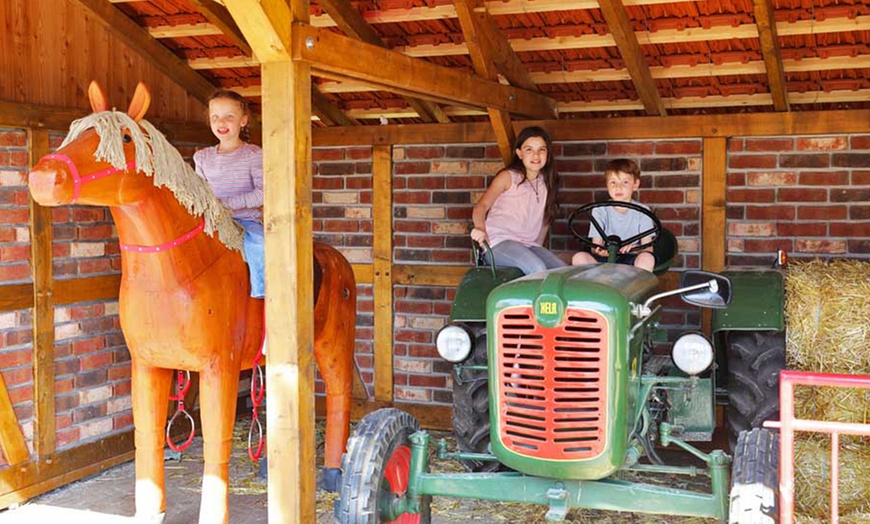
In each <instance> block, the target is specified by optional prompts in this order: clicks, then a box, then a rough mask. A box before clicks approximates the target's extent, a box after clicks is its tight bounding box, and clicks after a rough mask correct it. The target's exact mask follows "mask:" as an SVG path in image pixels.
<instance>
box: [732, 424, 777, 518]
mask: <svg viewBox="0 0 870 524" xmlns="http://www.w3.org/2000/svg"><path fill="white" fill-rule="evenodd" d="M778 471H779V435H777V434H776V433H774V432H773V431H770V430H769V429H764V428H755V429H752V430H750V431H744V432H742V433H740V436H739V437H738V439H737V446H736V447H735V448H734V465H733V470H732V474H731V497H730V498H731V503H730V509H729V511H728V522H729V523H732V524H775V523H777V522H779V477H778Z"/></svg>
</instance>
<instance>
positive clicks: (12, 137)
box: [0, 131, 27, 147]
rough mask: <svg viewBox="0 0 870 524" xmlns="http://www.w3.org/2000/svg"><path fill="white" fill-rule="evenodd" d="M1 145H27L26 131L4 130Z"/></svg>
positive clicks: (0, 138)
mask: <svg viewBox="0 0 870 524" xmlns="http://www.w3.org/2000/svg"><path fill="white" fill-rule="evenodd" d="M0 147H27V135H26V134H25V133H24V131H2V132H0Z"/></svg>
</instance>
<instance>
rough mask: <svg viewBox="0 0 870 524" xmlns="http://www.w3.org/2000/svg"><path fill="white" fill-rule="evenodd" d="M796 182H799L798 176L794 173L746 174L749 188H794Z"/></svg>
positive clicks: (764, 172) (766, 172)
mask: <svg viewBox="0 0 870 524" xmlns="http://www.w3.org/2000/svg"><path fill="white" fill-rule="evenodd" d="M795 182H797V175H796V174H795V173H794V172H792V171H770V172H768V171H763V172H760V173H747V174H746V183H747V185H749V186H756V187H763V186H793V185H794V184H795Z"/></svg>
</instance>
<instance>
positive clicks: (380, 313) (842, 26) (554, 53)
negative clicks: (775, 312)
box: [0, 0, 870, 522]
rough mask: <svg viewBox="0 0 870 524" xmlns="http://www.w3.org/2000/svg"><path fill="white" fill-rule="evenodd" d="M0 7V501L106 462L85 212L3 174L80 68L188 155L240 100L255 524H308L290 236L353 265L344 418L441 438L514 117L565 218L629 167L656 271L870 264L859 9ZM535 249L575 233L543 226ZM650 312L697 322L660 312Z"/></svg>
mask: <svg viewBox="0 0 870 524" xmlns="http://www.w3.org/2000/svg"><path fill="white" fill-rule="evenodd" d="M0 14H2V19H3V20H4V22H5V27H6V31H4V34H3V36H2V37H0V57H2V60H0V73H2V74H0V126H2V130H0V175H2V177H0V195H2V196H0V206H2V207H3V212H2V217H3V218H2V221H0V243H2V246H0V282H2V286H3V289H2V293H0V333H2V336H3V338H2V349H0V358H2V360H0V362H2V370H3V373H2V378H3V380H4V384H3V387H2V388H0V389H2V390H3V392H4V393H5V394H0V402H2V403H3V406H2V408H0V416H2V417H3V421H2V422H0V430H2V431H0V444H2V448H3V460H4V468H3V470H2V471H0V476H2V478H3V479H4V482H3V486H4V489H3V492H2V493H0V506H3V507H8V506H9V505H11V504H13V503H15V502H19V501H22V500H26V499H28V498H30V497H32V496H34V495H36V494H38V493H42V492H44V491H47V490H49V489H52V488H54V487H57V486H59V485H62V484H65V483H67V482H70V481H72V480H74V479H77V478H82V477H84V476H87V475H90V474H93V473H95V472H98V471H101V470H103V469H105V468H108V467H111V466H113V465H115V464H118V463H120V462H123V461H127V460H129V459H130V458H131V457H132V442H133V440H132V414H131V410H130V380H129V374H130V370H129V354H128V352H127V350H126V347H125V344H124V339H123V335H122V334H121V332H120V328H119V323H118V317H117V293H118V286H119V281H120V275H119V267H120V250H119V247H118V242H117V238H116V237H115V235H116V232H115V231H114V229H113V226H112V222H111V219H110V217H109V215H108V212H107V210H105V209H103V208H89V207H82V206H72V207H66V208H59V209H53V210H49V209H47V208H41V207H39V206H37V205H35V204H33V203H32V202H30V201H29V199H28V194H27V187H26V172H27V169H28V167H29V166H30V165H32V164H33V163H34V162H35V161H36V160H37V159H38V158H40V157H41V156H43V155H44V154H46V153H48V152H50V151H51V150H52V149H54V148H56V147H57V146H58V145H59V143H60V141H61V140H62V138H63V136H64V134H65V132H66V129H67V128H68V127H69V124H70V122H71V121H72V120H74V119H75V118H78V117H81V116H83V115H85V114H87V112H88V110H87V107H88V102H87V94H86V93H87V85H88V83H89V82H90V81H91V80H92V79H96V80H98V81H99V82H100V83H101V84H102V85H104V86H106V89H107V92H108V95H109V99H110V101H111V103H112V104H113V105H117V106H118V107H124V106H125V104H126V103H127V102H128V100H129V98H130V96H131V95H132V92H133V88H134V87H135V85H136V84H137V82H139V81H142V82H145V83H146V84H147V85H148V86H149V87H150V89H151V90H152V93H153V95H154V103H153V105H152V108H151V110H150V111H149V115H148V118H149V119H150V120H151V121H153V122H154V123H155V124H156V125H157V127H158V128H159V129H161V130H162V131H163V132H164V133H165V134H166V135H167V136H168V137H169V138H170V140H171V141H172V142H173V144H175V145H176V146H178V147H179V148H180V149H181V151H182V152H183V153H184V154H185V156H187V157H189V156H190V155H192V153H193V151H194V150H195V149H196V148H198V147H202V146H205V145H210V144H212V143H213V140H212V137H211V135H210V133H209V131H208V128H207V126H206V124H205V119H204V113H205V109H204V107H205V106H204V102H205V100H207V98H208V96H209V95H210V94H211V92H212V91H213V90H214V89H215V88H218V87H222V88H231V89H234V90H236V91H238V92H239V93H241V94H243V95H244V96H246V97H248V98H249V99H250V100H251V102H252V103H253V104H254V107H255V108H256V111H257V113H258V114H259V115H261V117H260V128H261V132H260V133H259V134H258V136H259V137H260V138H257V139H256V140H258V141H260V142H261V143H262V144H263V146H264V150H265V163H266V170H267V176H266V180H267V182H266V184H267V190H266V194H267V196H266V199H267V203H266V206H265V211H266V220H267V222H268V223H270V224H271V225H272V227H271V228H270V230H269V240H268V242H269V245H270V248H269V255H268V257H269V258H268V259H267V265H268V268H269V269H268V271H269V275H270V280H271V281H280V282H282V286H281V287H280V290H279V291H277V292H276V293H275V294H274V295H275V296H273V297H270V301H269V304H268V305H267V323H268V325H269V337H270V339H271V340H273V341H275V343H274V345H273V346H272V347H273V348H274V350H270V352H269V355H268V359H269V360H268V361H269V363H270V364H271V365H270V366H269V369H270V371H268V373H269V380H268V384H269V386H268V388H269V389H268V392H267V395H268V396H269V398H270V406H271V408H270V410H269V414H268V417H269V421H270V423H269V424H268V431H269V440H270V441H272V442H276V441H279V442H289V443H292V445H287V446H281V447H280V448H278V449H275V448H273V449H271V450H270V456H271V457H272V458H273V460H272V466H271V468H272V471H271V475H270V480H271V481H270V487H269V489H270V498H271V499H273V500H278V499H280V500H281V503H280V507H278V506H279V505H278V504H276V505H275V508H274V509H273V508H270V512H272V511H274V512H275V513H274V515H275V517H274V518H276V519H280V518H281V517H280V516H281V515H283V516H285V517H286V516H287V515H292V516H293V517H286V518H287V519H288V521H299V522H307V521H309V520H310V516H311V512H312V511H313V510H312V508H311V504H309V502H310V501H311V500H313V490H314V477H313V473H309V472H313V471H314V468H313V454H312V453H313V452H312V450H313V436H312V435H311V434H310V433H311V432H310V431H305V429H306V428H311V427H312V424H313V419H314V413H315V411H316V408H318V407H319V409H320V410H321V412H322V409H323V406H322V405H319V406H318V405H317V402H316V401H315V395H314V394H313V393H315V391H322V385H321V384H320V383H319V382H318V381H317V380H316V378H315V372H314V365H313V359H312V358H311V349H310V348H311V340H312V326H311V324H310V322H309V321H306V320H305V319H308V318H310V317H311V306H310V304H311V302H312V300H311V294H312V290H311V289H310V287H309V285H308V282H309V281H308V279H306V278H305V277H304V275H305V274H306V273H305V272H306V271H308V272H310V267H309V266H307V265H306V264H298V265H297V264H296V261H297V259H298V260H299V261H303V260H311V250H312V244H311V240H312V239H317V240H321V241H324V242H326V243H329V244H331V245H333V246H336V247H337V248H339V249H340V250H341V251H342V252H343V253H344V254H345V256H346V257H347V258H348V259H349V260H351V262H352V263H353V265H354V273H355V275H356V280H357V284H358V290H357V291H358V318H359V320H358V325H357V345H356V362H357V366H358V368H359V371H360V373H359V376H360V380H358V381H357V384H356V388H355V390H356V392H357V399H356V400H355V403H354V406H353V415H354V417H359V416H361V415H363V414H364V413H366V412H369V411H372V410H374V409H376V408H377V407H381V406H385V405H394V404H401V405H402V407H403V409H407V410H409V411H411V412H413V413H414V414H415V415H416V416H418V418H419V419H420V420H421V422H422V423H423V424H424V426H428V427H436V428H445V427H448V426H449V423H450V402H451V393H450V388H451V384H450V368H449V366H446V365H445V363H443V362H441V361H440V360H439V359H438V358H437V357H436V354H435V351H434V347H433V337H434V334H435V332H436V331H437V329H438V328H439V327H440V326H441V325H442V324H443V323H444V319H445V318H446V315H447V313H448V310H449V307H450V301H451V298H452V295H451V293H452V290H453V287H454V286H455V285H456V284H457V283H458V281H459V278H460V277H461V275H462V273H463V272H464V271H465V269H466V268H467V266H468V264H469V263H470V258H471V257H470V249H469V245H470V241H469V239H468V236H467V231H468V227H469V222H470V213H471V207H472V205H473V203H474V202H475V201H476V199H477V198H478V197H479V196H480V194H482V192H483V190H484V189H485V187H486V184H487V182H488V180H489V177H490V176H491V175H493V174H494V173H495V172H496V171H497V170H498V169H499V167H500V166H501V165H503V162H504V158H505V157H506V156H507V155H509V154H510V152H511V145H510V144H511V142H512V140H513V136H515V133H516V131H517V130H518V129H520V128H522V127H524V126H526V125H529V124H530V123H536V124H541V125H543V126H544V127H546V128H547V129H548V130H549V131H550V132H551V133H552V135H553V136H554V138H555V140H556V142H557V151H556V155H557V158H558V161H559V163H558V166H559V170H560V172H561V174H562V177H563V182H562V188H563V189H562V207H563V210H564V211H565V212H566V214H567V212H569V211H570V210H572V209H574V208H576V207H578V206H579V205H582V204H584V203H588V202H591V201H593V200H595V199H596V197H597V196H599V194H598V193H599V192H600V190H601V187H602V183H601V170H602V166H603V164H604V163H605V162H606V161H607V160H609V159H611V158H614V157H619V156H631V157H633V158H637V159H638V160H639V161H640V164H641V167H642V170H643V172H644V178H643V182H642V189H641V192H640V200H641V201H642V202H645V203H647V204H649V205H651V206H652V207H653V209H654V210H655V211H656V212H657V214H658V215H659V217H660V218H661V219H662V221H663V222H664V224H665V226H666V227H667V228H668V229H670V230H671V231H673V232H674V233H675V234H676V236H677V238H678V241H679V244H680V252H681V258H680V264H679V267H678V268H677V270H679V269H680V268H704V269H709V270H718V269H721V268H722V267H724V266H725V265H726V264H727V265H769V264H770V263H772V260H773V257H774V254H775V253H776V251H777V250H779V249H783V250H786V251H788V252H790V253H791V254H792V256H797V257H816V256H819V257H848V258H867V256H868V253H870V205H868V204H867V200H868V197H870V123H868V122H870V111H868V109H870V103H868V100H870V96H868V95H870V86H868V82H870V80H868V78H870V76H868V75H870V63H868V58H870V49H868V46H867V42H868V41H870V38H868V36H870V8H868V6H866V5H865V4H864V3H863V2H860V1H857V0H855V1H848V0H839V1H832V0H813V1H811V2H807V1H798V0H779V1H774V0H742V1H724V0H722V1H691V0H689V1H679V2H663V1H659V0H634V1H624V2H620V1H618V0H617V1H610V0H607V1H604V0H602V1H600V2H574V3H571V4H570V5H568V4H566V3H565V2H562V1H555V0H554V1H543V0H507V1H490V2H472V1H462V0H456V1H454V2H452V3H451V2H444V1H429V0H427V1H416V2H415V1H395V2H393V1H383V2H355V3H350V2H342V1H320V2H312V3H311V4H310V5H309V4H307V3H304V2H293V3H286V2H282V1H274V2H255V1H253V0H248V1H242V0H226V1H224V2H222V3H218V2H213V1H211V0H150V1H148V0H131V1H120V0H112V1H111V2H110V1H106V0H67V1H57V0H38V1H32V2H25V1H24V0H12V1H8V2H3V4H2V5H0ZM291 211H292V212H291ZM550 241H551V246H552V247H553V248H554V249H556V250H557V251H559V252H561V253H563V254H566V255H570V253H572V252H573V251H574V250H576V249H577V248H578V245H577V244H576V242H574V241H573V239H572V237H571V235H570V234H569V232H568V231H567V227H566V224H565V222H564V220H562V221H560V222H559V223H557V224H556V227H555V228H554V231H553V233H552V235H551V240H550ZM295 268H298V271H299V274H298V275H299V276H298V277H297V273H296V269H295ZM674 273H675V272H672V273H671V274H670V275H669V276H667V277H665V278H664V279H663V285H664V286H673V285H674V282H675V278H674V277H673V275H674ZM287 318H291V319H298V321H297V322H289V323H288V322H286V321H285V320H286V319H287ZM665 319H666V321H667V324H668V327H673V329H674V331H677V330H679V329H683V328H685V327H686V326H693V325H695V326H697V325H700V324H701V322H702V319H701V318H699V317H698V316H697V315H696V314H695V313H693V312H690V311H687V310H684V309H682V308H681V307H680V305H679V303H677V302H673V303H670V304H669V307H668V310H667V312H666V317H665ZM297 348H298V349H297ZM284 366H289V369H293V370H294V373H290V374H287V373H279V372H278V371H277V370H278V369H279V368H281V369H283V367H284ZM363 385H365V386H366V388H363ZM245 387H246V385H245V384H244V383H243V384H242V390H244V388H245ZM364 389H368V393H369V394H366V393H365V391H364ZM318 398H319V397H318ZM243 404H244V403H240V406H242V407H240V409H243V408H244V406H243ZM291 407H292V408H291ZM244 409H246V408H244ZM291 472H292V473H291ZM297 472H298V476H297ZM279 494H280V496H278V495H279Z"/></svg>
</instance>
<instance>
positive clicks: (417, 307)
mask: <svg viewBox="0 0 870 524" xmlns="http://www.w3.org/2000/svg"><path fill="white" fill-rule="evenodd" d="M395 308H396V309H395V310H396V313H405V314H418V315H431V314H432V302H417V301H410V300H399V301H396V302H395Z"/></svg>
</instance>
